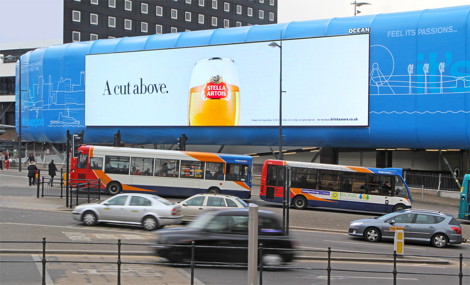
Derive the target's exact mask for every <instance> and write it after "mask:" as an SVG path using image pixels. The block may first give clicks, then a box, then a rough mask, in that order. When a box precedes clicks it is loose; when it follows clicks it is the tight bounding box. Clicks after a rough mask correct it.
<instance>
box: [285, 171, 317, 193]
mask: <svg viewBox="0 0 470 285" xmlns="http://www.w3.org/2000/svg"><path fill="white" fill-rule="evenodd" d="M317 173H318V170H317V169H314V168H300V167H293V168H292V178H291V180H292V182H291V186H292V187H299V188H308V189H315V188H316V187H317Z"/></svg>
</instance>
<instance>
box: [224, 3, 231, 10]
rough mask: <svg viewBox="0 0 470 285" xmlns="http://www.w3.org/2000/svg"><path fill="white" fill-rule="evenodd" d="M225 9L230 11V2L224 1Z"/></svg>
mask: <svg viewBox="0 0 470 285" xmlns="http://www.w3.org/2000/svg"><path fill="white" fill-rule="evenodd" d="M224 11H225V12H230V3H228V2H224Z"/></svg>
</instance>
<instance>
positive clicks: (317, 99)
mask: <svg viewBox="0 0 470 285" xmlns="http://www.w3.org/2000/svg"><path fill="white" fill-rule="evenodd" d="M85 63H86V66H85V67H86V68H85V85H86V88H85V124H86V125H87V126H194V127H201V126H202V127H216V126H217V127H220V126H222V127H237V126H241V127H250V126H255V127H256V126H278V125H279V117H280V113H279V112H280V111H282V125H284V126H329V127H330V126H338V127H343V126H351V127H356V126H358V127H364V126H368V125H369V88H368V86H369V35H368V34H361V35H347V36H335V37H321V38H303V39H292V40H289V39H285V40H282V41H279V40H276V41H266V42H253V43H243V44H227V45H213V46H202V47H184V48H174V49H161V50H146V51H137V52H121V53H112V54H90V55H87V56H86V62H85ZM281 88H282V90H281ZM281 96H282V98H281ZM281 103H282V105H281V108H280V104H281Z"/></svg>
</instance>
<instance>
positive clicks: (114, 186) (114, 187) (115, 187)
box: [106, 181, 122, 195]
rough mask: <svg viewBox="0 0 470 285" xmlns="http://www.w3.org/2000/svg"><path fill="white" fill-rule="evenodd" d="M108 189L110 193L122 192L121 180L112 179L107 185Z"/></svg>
mask: <svg viewBox="0 0 470 285" xmlns="http://www.w3.org/2000/svg"><path fill="white" fill-rule="evenodd" d="M106 191H108V193H109V194H110V195H116V194H119V193H121V191H122V186H121V184H120V183H119V182H116V181H112V182H109V183H108V185H107V186H106Z"/></svg>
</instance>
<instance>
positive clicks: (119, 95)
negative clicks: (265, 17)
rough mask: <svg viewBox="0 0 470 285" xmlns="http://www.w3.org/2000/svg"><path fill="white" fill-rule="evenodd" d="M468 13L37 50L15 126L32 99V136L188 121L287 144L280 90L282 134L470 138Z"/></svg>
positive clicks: (329, 142)
mask: <svg viewBox="0 0 470 285" xmlns="http://www.w3.org/2000/svg"><path fill="white" fill-rule="evenodd" d="M469 15H470V6H461V7H452V8H443V9H435V10H424V11H414V12H405V13H394V14H379V15H373V16H361V17H349V18H334V19H326V20H314V21H306V22H292V23H286V24H276V25H263V26H248V27H238V28H230V29H216V30H205V31H193V32H184V33H179V34H164V35H152V36H145V37H130V38H121V39H107V40H98V41H93V42H78V43H71V44H66V45H58V46H51V47H48V48H44V49H37V50H35V51H32V52H29V53H27V54H25V55H23V56H22V57H21V61H20V62H19V64H18V66H17V72H18V74H19V75H20V76H17V104H16V108H17V128H18V126H19V117H20V116H19V112H20V110H21V122H22V124H21V125H22V135H23V138H24V139H27V140H31V141H43V142H64V141H65V134H66V130H70V131H71V133H78V132H81V131H85V142H87V143H111V142H112V141H113V135H114V134H115V133H116V132H117V131H118V130H120V132H121V136H122V141H123V142H125V143H136V144H143V143H175V142H176V138H177V137H179V136H180V135H181V134H183V133H185V134H186V135H187V136H188V137H189V140H188V143H190V144H232V145H277V143H278V135H279V130H278V123H279V120H278V118H279V109H280V108H279V103H280V101H281V100H280V94H282V108H281V109H282V115H283V120H282V122H283V134H284V138H283V141H284V144H285V145H291V146H305V145H314V146H332V147H348V148H350V147H356V148H417V149H421V148H437V149H470V98H469V96H470V45H468V41H469V40H470V30H469V28H468V26H469V24H470V16H469ZM364 43H366V44H364ZM273 47H274V48H273ZM195 54H196V55H197V54H200V58H199V57H195V56H194V55H195ZM154 59H158V60H156V61H154ZM201 61H202V62H203V64H202V65H201V66H202V67H197V64H199V62H201ZM214 66H215V67H214ZM196 69H197V70H203V72H205V73H207V76H206V77H204V76H200V75H197V76H194V75H192V74H191V71H193V74H194V70H196ZM221 70H222V71H221ZM186 71H187V72H186ZM211 72H212V73H211ZM234 74H235V75H234ZM281 74H282V76H281ZM194 78H196V79H194ZM280 78H281V79H282V81H280V80H279V79H280ZM193 82H196V83H197V84H193ZM191 85H194V86H191ZM143 87H145V91H146V92H143V91H142V90H143ZM281 87H282V92H280V91H281V90H280V88H281ZM116 88H117V89H116ZM20 90H21V94H20ZM150 90H151V91H152V92H154V93H155V94H154V95H155V96H154V95H151V94H150V93H151V92H150ZM126 92H128V93H132V94H127V93H126ZM157 93H158V94H157ZM124 95H126V96H124ZM163 95H164V96H166V97H156V96H163ZM151 96H154V97H151ZM162 98H166V99H162ZM115 99H116V100H115ZM20 100H21V102H20ZM146 100H148V101H146ZM147 102H148V104H147ZM150 102H151V103H150ZM198 104H199V105H201V106H202V105H204V106H211V107H207V108H205V107H204V108H203V107H198V108H199V109H200V110H203V109H204V110H205V112H206V113H207V114H206V115H205V116H203V117H202V119H203V120H199V121H198V120H195V119H194V118H196V117H197V116H196V115H197V114H196V115H194V109H195V107H194V106H196V105H197V106H199V105H198ZM210 104H212V105H210ZM149 106H150V107H149ZM191 106H192V107H191ZM20 108H21V109H20ZM188 108H189V109H188ZM237 108H239V109H240V110H238V109H237ZM191 110H193V111H191ZM237 110H238V111H237ZM201 112H202V111H201ZM228 113H230V116H228V115H227V114H228ZM221 114H222V115H221ZM223 115H224V116H225V117H224V116H223ZM227 117H230V120H227V122H230V123H226V124H217V123H214V122H221V121H222V120H223V119H224V118H225V119H226V118H227ZM276 120H277V121H276ZM192 122H197V123H192ZM201 122H202V123H201ZM17 131H18V129H17Z"/></svg>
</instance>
